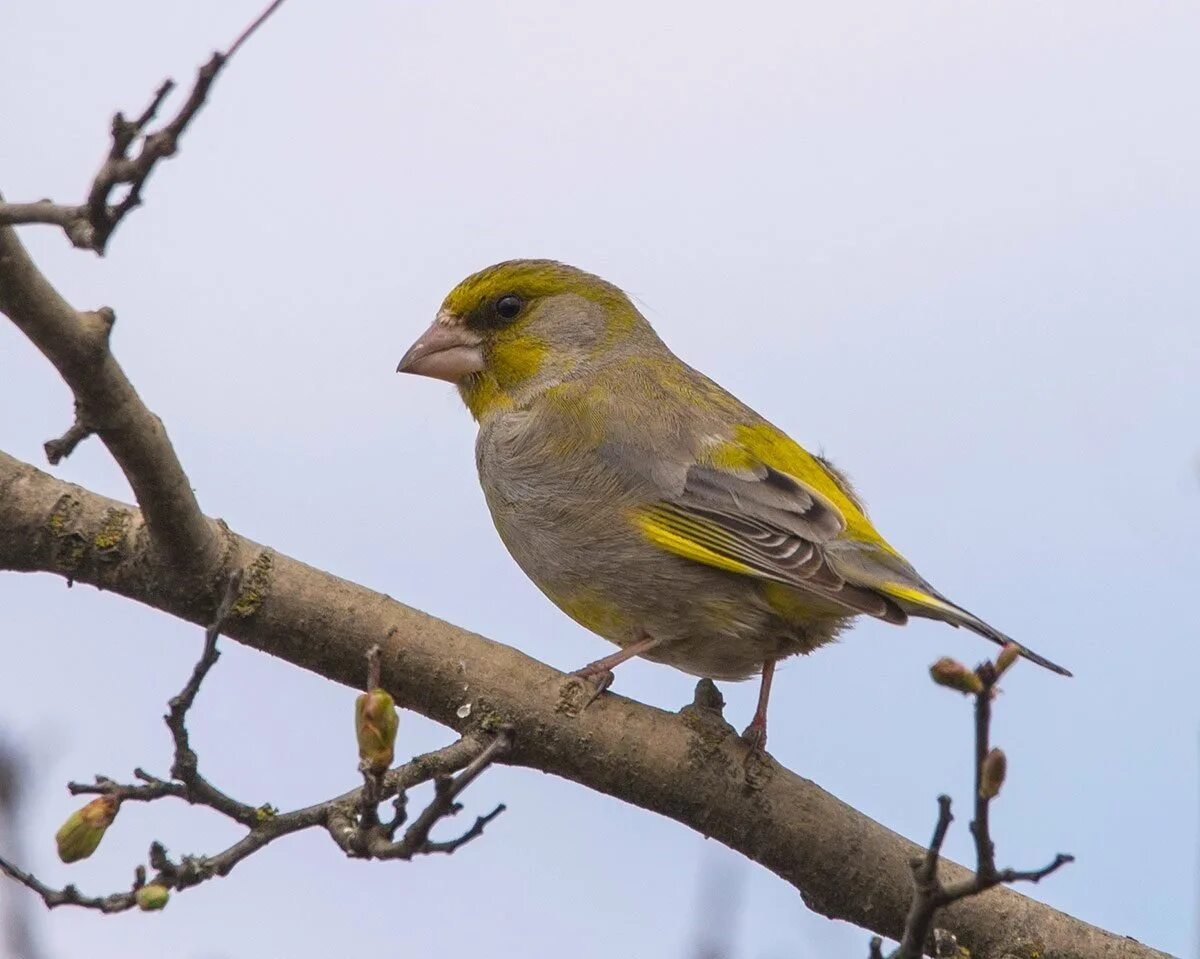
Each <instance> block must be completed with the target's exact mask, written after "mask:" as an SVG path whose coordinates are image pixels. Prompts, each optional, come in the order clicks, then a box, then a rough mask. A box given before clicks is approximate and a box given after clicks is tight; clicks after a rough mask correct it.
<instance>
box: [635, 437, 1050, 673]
mask: <svg viewBox="0 0 1200 959" xmlns="http://www.w3.org/2000/svg"><path fill="white" fill-rule="evenodd" d="M756 429H757V430H758V433H757V434H755V433H743V434H742V439H741V440H740V441H736V442H735V445H734V446H733V447H732V449H731V447H730V444H729V442H728V441H726V442H725V443H724V444H723V446H722V447H721V448H720V449H719V450H718V452H717V455H715V456H709V457H708V459H707V462H703V461H702V462H693V463H691V464H690V465H688V466H686V468H685V469H683V470H682V482H681V483H680V482H678V481H676V482H674V483H671V482H669V478H670V477H671V475H672V471H671V470H669V469H667V470H664V469H663V467H662V464H661V463H660V464H659V468H658V471H657V472H658V475H659V477H660V478H663V477H666V478H668V485H667V488H666V489H665V490H664V493H665V495H663V496H662V497H661V498H660V499H657V500H655V501H653V502H651V503H649V504H647V505H646V506H644V507H643V508H642V509H641V510H640V511H639V512H638V513H637V516H636V521H637V522H638V524H639V525H640V527H641V529H642V531H643V533H644V534H645V536H646V537H647V539H649V540H650V541H651V542H653V543H654V544H656V545H657V546H659V547H660V548H662V549H665V550H667V551H668V552H672V553H675V554H676V555H679V556H683V557H685V558H687V559H690V560H693V561H695V562H700V563H706V564H708V565H710V566H716V567H717V568H719V569H725V570H728V571H730V572H734V573H740V574H742V575H746V576H752V577H756V578H759V579H763V580H768V581H772V582H777V583H782V584H784V585H787V586H791V587H794V588H796V589H799V590H804V591H807V592H809V593H813V594H816V595H817V596H820V597H822V598H823V599H826V600H829V601H831V602H833V603H835V604H837V605H839V606H841V607H844V608H845V609H846V610H847V611H848V612H854V613H866V614H868V615H870V616H874V617H876V618H878V619H882V620H885V621H887V622H890V623H898V624H899V623H904V622H905V621H906V620H907V618H908V616H910V615H912V616H921V617H925V618H929V619H937V620H941V621H942V622H945V623H949V624H951V625H953V626H965V627H966V628H967V629H970V630H972V631H973V632H976V633H978V634H979V635H981V636H985V637H987V638H988V639H990V640H992V641H993V642H995V643H999V644H1001V645H1003V644H1005V643H1011V642H1013V640H1012V639H1010V638H1009V637H1008V636H1006V635H1004V634H1003V633H1001V632H1000V631H999V630H997V629H995V628H994V627H992V626H990V625H989V624H988V623H986V622H984V621H983V620H982V619H980V618H979V617H977V616H975V615H974V614H972V613H970V612H968V611H967V610H965V609H963V608H962V607H961V606H958V605H956V604H955V603H952V602H951V601H950V600H948V599H947V598H946V597H945V596H943V595H942V594H941V593H939V592H938V591H937V590H936V589H934V588H933V586H931V585H930V584H929V583H928V582H926V581H925V579H924V578H922V577H921V575H920V574H919V573H918V572H917V571H916V570H915V569H914V568H913V567H912V565H911V564H910V563H909V562H908V561H907V560H906V559H904V557H903V556H901V555H900V554H899V553H898V552H897V551H896V550H895V549H894V548H893V547H892V546H891V545H889V544H888V543H887V541H886V540H884V539H883V537H882V536H880V535H879V533H878V532H876V530H875V528H874V527H873V526H872V525H871V522H870V520H869V519H867V516H866V513H865V512H864V510H863V508H862V504H861V502H860V501H859V500H858V499H857V497H855V495H854V494H853V492H852V491H851V490H850V488H849V483H848V482H847V480H846V478H845V476H843V475H842V474H841V473H838V472H837V471H835V470H833V469H832V468H831V467H829V466H828V465H827V464H826V462H825V461H824V460H823V459H820V458H818V457H815V456H812V455H811V454H809V453H807V452H806V451H805V450H804V449H803V448H801V447H800V446H798V445H797V444H796V443H795V442H794V441H793V440H791V439H789V438H788V437H787V436H786V435H784V434H783V433H780V432H779V431H777V430H775V429H774V427H768V426H766V425H763V426H760V427H756ZM768 429H769V430H770V431H772V432H771V433H769V434H766V435H769V436H770V437H771V440H770V442H769V443H763V442H759V441H755V440H753V439H751V437H753V436H755V435H758V436H762V435H764V431H766V430H768ZM679 473H680V471H675V476H676V477H678V476H679ZM801 477H803V478H801ZM1015 645H1017V647H1018V648H1019V649H1020V651H1021V653H1022V655H1024V656H1025V657H1026V658H1028V659H1030V660H1032V661H1033V662H1035V663H1037V664H1039V665H1041V666H1044V667H1046V668H1047V669H1051V670H1053V671H1054V672H1057V673H1060V674H1063V675H1068V676H1069V675H1070V673H1069V672H1068V671H1067V670H1066V669H1064V668H1063V667H1061V666H1059V665H1058V664H1056V663H1054V662H1051V661H1050V660H1048V659H1046V658H1045V657H1043V656H1040V655H1038V654H1037V653H1035V652H1033V651H1032V650H1030V649H1028V648H1027V647H1025V646H1022V645H1020V644H1015Z"/></svg>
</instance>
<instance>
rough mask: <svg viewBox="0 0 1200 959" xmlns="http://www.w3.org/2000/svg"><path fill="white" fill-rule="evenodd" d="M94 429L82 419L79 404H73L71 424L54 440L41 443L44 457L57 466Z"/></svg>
mask: <svg viewBox="0 0 1200 959" xmlns="http://www.w3.org/2000/svg"><path fill="white" fill-rule="evenodd" d="M93 432H94V430H93V429H92V428H91V427H90V426H88V425H87V423H85V422H84V421H83V413H82V411H81V410H80V409H79V404H78V403H76V404H75V422H74V423H72V424H71V427H70V429H68V430H67V431H66V432H65V433H63V435H62V436H60V437H58V439H54V440H46V442H45V443H43V444H42V448H43V449H44V450H45V451H46V459H48V460H49V461H50V465H51V466H57V465H58V464H59V463H60V462H62V461H63V460H64V459H66V458H67V457H68V456H70V455H71V454H72V453H74V452H75V447H76V446H78V445H79V444H80V443H81V442H83V441H84V440H85V439H87V438H88V437H89V436H91V435H92V433H93Z"/></svg>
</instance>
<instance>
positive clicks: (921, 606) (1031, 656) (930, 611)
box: [875, 583, 1072, 676]
mask: <svg viewBox="0 0 1200 959" xmlns="http://www.w3.org/2000/svg"><path fill="white" fill-rule="evenodd" d="M875 588H876V589H877V590H879V592H881V593H885V594H886V595H888V596H890V597H891V598H892V599H894V600H896V601H897V602H898V603H899V605H900V607H901V608H902V609H903V610H904V611H905V612H906V613H908V614H909V615H911V616H923V617H925V618H926V619H937V620H940V621H941V622H943V623H949V624H950V625H951V626H965V627H966V628H967V629H969V630H971V631H972V632H974V633H978V634H979V635H980V636H984V637H986V638H987V639H990V640H991V641H992V642H993V643H997V644H998V645H1000V646H1005V645H1007V644H1009V643H1012V644H1013V645H1014V646H1016V647H1017V649H1018V650H1020V652H1021V655H1022V656H1023V657H1025V658H1026V659H1028V660H1029V661H1030V662H1031V663H1037V664H1038V665H1039V666H1044V667H1045V668H1046V669H1048V670H1050V671H1051V672H1055V673H1058V674H1059V675H1060V676H1070V675H1072V673H1071V671H1070V670H1069V669H1066V668H1065V667H1063V666H1059V665H1058V663H1054V662H1051V661H1050V660H1048V659H1047V658H1046V657H1045V656H1040V655H1039V654H1037V653H1035V652H1034V651H1033V650H1032V649H1029V648H1028V647H1027V646H1022V645H1021V644H1020V643H1018V642H1017V641H1016V640H1015V639H1013V638H1011V637H1009V636H1005V635H1004V633H1002V632H1000V630H998V629H996V628H995V627H994V626H989V625H988V624H987V623H985V622H984V621H983V620H982V619H980V618H979V617H978V616H976V615H975V614H974V613H970V612H968V611H967V610H965V609H963V608H962V607H961V606H956V605H955V604H954V603H952V602H950V600H948V599H946V597H945V596H943V595H941V594H940V593H938V592H936V591H935V590H933V589H918V588H916V587H914V586H909V585H907V584H901V583H886V584H882V585H880V586H877V587H875Z"/></svg>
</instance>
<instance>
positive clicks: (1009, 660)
mask: <svg viewBox="0 0 1200 959" xmlns="http://www.w3.org/2000/svg"><path fill="white" fill-rule="evenodd" d="M1020 655H1021V647H1020V646H1018V645H1017V644H1016V643H1005V644H1004V648H1003V649H1002V650H1000V655H999V656H997V657H996V676H997V677H999V676H1003V675H1004V673H1005V671H1006V670H1007V669H1008V667H1009V666H1011V665H1012V664H1013V663H1015V662H1016V661H1017V658H1018V657H1019V656H1020Z"/></svg>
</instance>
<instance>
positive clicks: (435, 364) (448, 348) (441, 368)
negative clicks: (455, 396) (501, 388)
mask: <svg viewBox="0 0 1200 959" xmlns="http://www.w3.org/2000/svg"><path fill="white" fill-rule="evenodd" d="M447 319H448V318H446V317H443V316H442V315H441V314H439V315H438V318H437V319H436V320H434V321H433V323H431V324H430V326H429V329H427V330H426V331H425V332H424V333H422V334H421V336H420V338H419V339H418V340H417V342H416V343H414V344H413V345H412V346H410V347H409V348H408V352H407V353H405V354H404V358H403V359H402V360H400V365H399V366H397V367H396V372H397V373H416V374H417V375H418V376H432V377H433V378H434V379H438V380H446V381H447V382H450V383H457V382H458V381H459V380H461V379H462V378H463V377H464V376H467V375H469V374H471V373H478V372H480V371H481V370H482V369H483V349H482V347H481V346H480V343H481V338H480V336H479V334H478V333H474V332H472V331H471V330H468V329H467V328H466V327H464V326H463V325H462V324H461V322H459V321H457V320H456V319H455V320H453V321H452V322H447Z"/></svg>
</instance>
